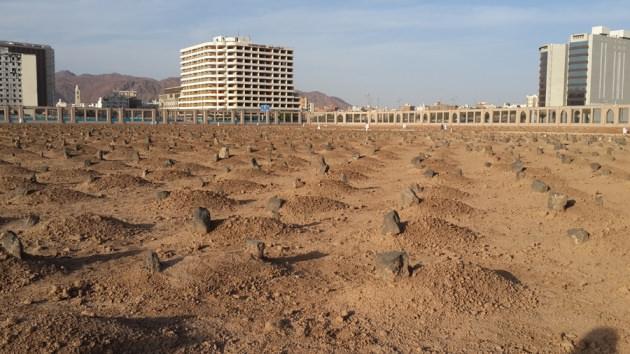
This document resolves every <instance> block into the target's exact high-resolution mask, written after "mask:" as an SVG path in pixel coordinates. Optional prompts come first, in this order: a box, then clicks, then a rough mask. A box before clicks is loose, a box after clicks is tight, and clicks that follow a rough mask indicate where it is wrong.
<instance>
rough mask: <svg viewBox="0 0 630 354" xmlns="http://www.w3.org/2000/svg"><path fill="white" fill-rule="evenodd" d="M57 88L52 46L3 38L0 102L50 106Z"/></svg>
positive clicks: (1, 46)
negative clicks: (10, 40)
mask: <svg viewBox="0 0 630 354" xmlns="http://www.w3.org/2000/svg"><path fill="white" fill-rule="evenodd" d="M54 91H55V56H54V51H53V49H52V48H51V47H50V46H47V45H39V44H30V43H17V42H8V41H0V105H11V106H51V105H53V104H54Z"/></svg>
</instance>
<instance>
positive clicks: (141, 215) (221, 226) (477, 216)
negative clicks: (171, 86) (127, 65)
mask: <svg viewBox="0 0 630 354" xmlns="http://www.w3.org/2000/svg"><path fill="white" fill-rule="evenodd" d="M578 133H579V134H578ZM604 133H610V131H604V130H602V131H587V130H581V131H579V132H575V131H574V132H569V133H566V132H562V131H556V132H553V133H545V132H542V131H534V130H516V129H512V131H500V130H490V129H486V130H483V129H463V128H462V129H457V130H456V131H455V132H448V133H445V132H441V131H438V130H437V129H433V128H418V129H416V130H411V129H408V130H400V129H396V130H374V131H370V132H369V135H366V133H365V132H363V131H361V130H358V129H356V130H354V129H332V128H329V127H322V129H321V130H316V129H313V128H309V127H307V128H302V127H253V126H252V127H199V126H168V127H164V126H159V127H148V126H88V125H84V126H59V125H32V126H15V125H14V126H8V125H3V126H0V228H1V229H2V231H3V232H6V231H9V230H10V231H13V232H14V233H15V234H16V235H17V236H18V238H19V239H20V240H21V242H22V245H23V252H24V254H23V257H22V259H17V258H14V257H12V256H11V255H9V253H8V251H5V250H0V267H1V269H0V303H1V306H2V309H3V311H2V312H1V313H0V352H4V353H27V352H28V353H36V352H37V353H39V352H58V353H97V352H98V353H100V352H111V353H123V352H128V353H141V352H146V353H156V352H169V353H170V352H178V353H183V352H191V353H192V352H225V353H282V352H286V353H315V352H329V353H332V352H336V353H344V352H348V353H350V352H361V353H391V352H401V353H410V352H421V353H434V352H435V353H473V352H474V353H482V352H483V353H582V352H583V353H613V352H621V353H623V352H630V257H629V255H628V249H629V247H630V239H628V227H629V226H630V218H629V216H630V209H629V208H628V200H629V199H630V188H629V187H630V180H629V177H630V154H629V153H628V149H629V147H628V146H627V145H626V140H625V139H623V138H620V136H618V135H612V134H604ZM224 146H225V147H229V152H230V154H231V156H230V157H229V158H227V159H222V160H219V161H215V154H218V153H219V150H220V148H221V147H224ZM97 151H102V152H103V153H102V155H103V156H104V157H103V160H100V159H98V158H97ZM418 156H421V158H418V159H415V160H414V161H413V163H412V159H414V157H418ZM322 157H323V158H324V161H325V163H326V164H327V166H328V168H327V171H326V173H324V174H322V172H324V171H325V170H326V168H322V167H321V166H320V163H321V162H320V159H321V158H322ZM252 158H255V159H256V163H257V164H258V165H259V166H260V167H259V168H255V167H253V166H252V163H251V159H252ZM517 160H518V161H520V163H518V162H517V163H516V164H515V163H514V162H515V161H517ZM592 163H598V164H599V165H600V166H599V168H598V166H597V165H593V166H591V164H592ZM427 169H431V170H433V171H434V172H435V173H436V175H435V176H433V177H429V175H428V174H427V173H426V171H427ZM536 179H537V180H540V181H543V182H544V183H546V184H547V185H548V186H549V187H550V188H551V191H552V192H558V193H563V194H565V195H566V196H567V197H568V200H569V201H568V205H567V208H566V210H564V211H562V210H560V211H552V210H549V209H548V198H549V193H545V192H536V191H534V190H532V187H531V186H532V182H533V181H534V180H536ZM410 187H411V190H413V191H414V192H413V193H414V194H415V195H416V196H417V197H418V199H419V200H420V203H414V199H413V197H411V201H410V200H409V196H410V195H409V192H407V195H406V196H407V197H406V198H405V199H407V200H406V202H405V203H403V198H402V196H401V193H402V192H403V191H404V190H406V189H409V188H410ZM161 191H168V192H170V193H161V194H160V195H159V196H158V192H161ZM273 196H277V197H278V198H279V199H280V200H281V203H280V204H281V205H280V207H279V208H278V205H276V206H275V207H274V206H273V205H270V204H273V203H268V200H269V199H270V198H271V197H273ZM198 207H203V208H206V209H207V210H208V211H209V212H210V216H211V218H212V224H211V225H210V226H211V230H210V232H208V233H203V232H199V228H198V227H196V224H195V222H194V220H193V211H194V210H195V209H196V208H198ZM272 210H273V211H272ZM390 210H396V211H397V212H398V214H399V216H400V225H399V226H400V227H401V233H400V234H398V235H391V234H389V235H384V234H383V233H382V225H383V218H384V215H385V214H386V213H387V212H389V211H390ZM574 228H583V229H584V230H585V231H587V232H588V235H589V238H588V240H586V241H585V242H576V241H575V240H574V239H573V238H572V237H570V236H569V235H568V234H567V232H568V230H569V229H574ZM5 235H6V233H5ZM250 239H251V240H261V241H263V242H264V244H265V246H266V247H265V249H264V255H265V258H264V259H263V260H257V259H254V257H251V256H250V255H249V254H248V253H247V251H246V250H247V247H248V246H250V247H251V242H250V243H249V244H248V243H247V242H246V240H250ZM254 247H257V246H256V245H255V246H254ZM398 250H403V251H405V252H406V254H407V258H408V265H409V267H406V266H407V264H405V265H404V267H403V268H401V269H399V270H401V274H400V275H398V276H395V277H394V275H395V274H390V275H391V276H389V277H388V276H383V272H382V269H381V268H380V267H379V264H378V263H377V262H376V255H377V254H379V253H382V252H387V251H398ZM149 251H154V252H155V254H156V255H157V257H158V258H159V261H160V265H159V266H160V271H158V272H151V271H150V269H149V268H150V267H148V265H147V262H148V264H149V265H151V264H153V265H156V263H151V261H152V260H154V259H153V258H151V257H150V256H149V254H148V253H147V252H149ZM147 259H148V260H147ZM401 259H402V258H401Z"/></svg>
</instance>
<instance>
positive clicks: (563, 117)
mask: <svg viewBox="0 0 630 354" xmlns="http://www.w3.org/2000/svg"><path fill="white" fill-rule="evenodd" d="M560 123H565V124H566V123H567V111H562V112H560Z"/></svg>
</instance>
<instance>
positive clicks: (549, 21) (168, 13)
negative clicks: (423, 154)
mask: <svg viewBox="0 0 630 354" xmlns="http://www.w3.org/2000/svg"><path fill="white" fill-rule="evenodd" d="M600 24H601V25H606V26H609V27H612V28H613V29H618V28H626V29H628V28H630V8H629V7H628V0H624V1H611V0H601V1H592V0H591V1H582V0H571V1H565V0H560V1H540V0H526V1H523V0H521V1H511V0H509V1H479V0H472V1H463V0H461V1H460V0H458V1H407V0H368V1H358V0H346V1H333V0H327V1H299V0H274V1H272V0H260V1H258V0H224V1H201V0H135V1H133V0H107V1H105V0H102V1H101V0H98V1H97V0H0V36H2V38H0V39H5V40H14V41H28V42H35V43H46V44H50V45H52V46H53V47H54V49H55V51H56V66H57V70H71V71H73V72H76V73H93V74H98V73H109V72H120V73H124V74H131V75H138V76H148V77H154V78H165V77H169V76H178V75H179V62H178V54H179V49H180V48H183V47H186V46H189V45H192V44H196V43H199V42H203V41H206V40H209V39H210V38H211V37H212V36H215V35H235V34H240V35H248V36H251V37H252V39H253V40H254V41H255V42H257V43H263V44H274V45H283V46H288V47H292V48H294V49H295V53H296V54H295V66H296V86H297V88H298V89H301V90H320V91H323V92H326V93H328V94H331V95H336V96H340V97H342V98H344V99H346V100H347V101H349V102H351V103H354V104H358V105H362V104H367V103H368V95H369V97H370V100H371V102H372V104H376V103H377V102H378V103H380V104H381V105H389V106H395V105H398V104H399V103H405V102H409V103H414V104H420V103H431V102H433V101H436V100H442V101H443V102H449V103H450V102H455V103H460V104H463V103H474V102H477V101H479V100H486V101H490V102H494V103H503V102H515V103H520V102H523V101H524V99H525V98H524V96H525V95H526V94H532V93H536V91H537V86H538V84H537V80H538V55H537V49H538V46H539V45H541V44H544V43H549V42H554V43H555V42H566V41H567V39H568V36H569V35H570V34H571V33H577V32H588V31H590V28H591V26H593V25H600Z"/></svg>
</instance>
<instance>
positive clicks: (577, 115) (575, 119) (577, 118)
mask: <svg viewBox="0 0 630 354" xmlns="http://www.w3.org/2000/svg"><path fill="white" fill-rule="evenodd" d="M579 122H580V111H579V110H576V111H574V112H573V119H572V120H571V123H579Z"/></svg>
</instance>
